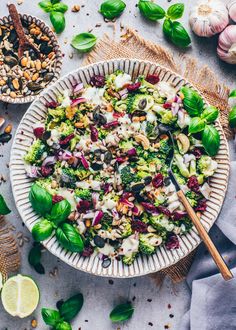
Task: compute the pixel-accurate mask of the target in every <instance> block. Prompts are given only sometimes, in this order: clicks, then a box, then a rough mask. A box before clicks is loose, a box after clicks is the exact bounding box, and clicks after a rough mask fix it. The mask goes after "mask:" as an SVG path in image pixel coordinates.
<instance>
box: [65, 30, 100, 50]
mask: <svg viewBox="0 0 236 330" xmlns="http://www.w3.org/2000/svg"><path fill="white" fill-rule="evenodd" d="M96 42H97V38H96V37H95V35H93V34H92V33H88V32H84V33H80V34H78V35H76V36H74V37H73V39H72V41H71V46H72V47H74V48H75V49H77V50H78V51H80V52H81V53H86V52H89V51H90V50H91V49H92V48H93V47H94V46H95V45H96Z"/></svg>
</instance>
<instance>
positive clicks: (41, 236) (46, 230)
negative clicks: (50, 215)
mask: <svg viewBox="0 0 236 330" xmlns="http://www.w3.org/2000/svg"><path fill="white" fill-rule="evenodd" d="M53 230H54V226H53V224H52V223H51V222H50V221H48V220H47V219H42V220H40V221H39V222H37V223H36V224H35V225H34V226H33V228H32V236H33V238H34V240H35V241H36V242H41V241H44V240H46V239H47V238H49V237H50V236H51V235H52V232H53Z"/></svg>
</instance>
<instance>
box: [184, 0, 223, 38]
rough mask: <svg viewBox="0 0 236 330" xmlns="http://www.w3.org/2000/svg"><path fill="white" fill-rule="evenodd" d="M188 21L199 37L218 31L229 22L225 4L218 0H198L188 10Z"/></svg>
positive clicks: (209, 35) (211, 34) (208, 35)
mask: <svg viewBox="0 0 236 330" xmlns="http://www.w3.org/2000/svg"><path fill="white" fill-rule="evenodd" d="M189 23H190V26H191V28H192V30H193V32H194V33H195V34H197V35H198V36H200V37H211V36H213V35H214V34H217V33H220V32H221V31H223V30H224V28H225V27H226V26H227V25H228V23H229V15H228V10H227V8H226V5H225V4H224V3H223V2H221V1H219V0H200V1H199V2H198V3H197V4H196V5H195V6H194V7H193V8H192V10H191V11H190V17H189Z"/></svg>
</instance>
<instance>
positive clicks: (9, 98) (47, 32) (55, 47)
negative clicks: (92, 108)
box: [0, 15, 62, 104]
mask: <svg viewBox="0 0 236 330" xmlns="http://www.w3.org/2000/svg"><path fill="white" fill-rule="evenodd" d="M21 18H22V21H23V22H26V24H28V25H30V26H31V25H32V24H34V26H35V29H36V30H37V28H39V29H40V30H41V32H42V33H43V36H44V38H45V41H40V42H42V43H43V44H44V47H47V46H48V43H49V40H50V48H51V49H52V50H51V53H52V54H51V55H52V56H53V60H51V59H49V60H50V62H49V63H48V65H51V63H52V61H53V63H52V69H51V72H50V74H49V75H48V76H47V77H46V79H48V81H47V80H45V78H43V79H44V81H43V88H40V89H38V90H37V91H35V92H34V91H33V90H31V91H30V90H28V92H24V95H22V96H21V95H17V96H16V95H15V92H14V86H13V84H12V81H13V80H14V75H13V77H12V78H11V80H10V82H9V81H7V84H8V85H6V88H7V87H9V86H11V91H13V93H11V95H6V93H4V94H3V93H2V92H1V88H2V87H3V86H1V78H2V77H0V101H3V102H7V103H15V104H23V103H29V102H33V101H34V100H35V99H36V98H37V97H38V95H39V94H40V93H41V92H42V91H43V90H44V89H45V88H46V87H48V86H49V85H51V84H52V83H54V82H55V81H57V80H58V79H59V77H60V73H61V67H62V53H61V50H60V46H59V44H58V41H57V37H56V35H55V34H54V33H53V31H52V30H51V28H50V27H49V26H47V25H46V24H45V23H44V22H43V21H41V20H40V19H39V18H37V17H34V16H31V15H21ZM11 22H12V21H11V18H10V16H8V17H7V16H5V17H3V18H1V19H0V45H1V44H2V46H3V47H4V50H6V49H7V48H8V45H7V42H6V45H5V44H4V42H5V41H4V38H2V39H3V40H1V36H2V35H3V28H2V27H3V26H5V25H9V24H11ZM26 24H25V25H26ZM23 25H24V24H23ZM29 36H31V35H29ZM16 47H17V46H16ZM50 48H48V49H50ZM46 51H47V50H46ZM48 51H49V50H48ZM8 53H10V55H11V49H10V50H9V51H8ZM45 56H46V55H45ZM48 56H49V55H48V54H47V57H48ZM0 57H1V55H0ZM6 57H7V56H2V59H4V60H5V58H6ZM8 57H9V58H10V60H11V59H12V58H11V57H10V56H8ZM2 59H1V58H0V62H1V61H2ZM8 60H9V59H8ZM13 60H14V58H13ZM20 61H21V59H20ZM31 62H32V61H31ZM34 63H35V62H34ZM34 63H32V64H31V66H30V67H24V68H23V71H24V72H23V73H24V74H26V75H27V72H26V73H25V71H28V72H29V73H32V71H33V70H34V69H33V68H32V66H34V65H35V64H34ZM10 64H11V62H10ZM13 65H14V63H13ZM39 65H40V64H39ZM18 68H19V69H20V70H21V69H22V67H21V66H18ZM0 70H1V65H0ZM41 70H43V68H41ZM14 71H15V70H14ZM39 72H40V74H39V80H40V76H41V74H42V75H43V74H44V73H43V72H42V71H39ZM41 72H42V73H41ZM44 72H45V74H46V70H44ZM14 74H15V72H14ZM0 76H3V75H2V73H1V72H0ZM6 77H7V72H6ZM36 77H37V75H36ZM17 78H18V77H17ZM17 78H16V81H14V83H15V84H17V83H18V82H17ZM31 78H32V75H31V76H30V77H28V76H27V79H28V82H29V83H31V84H33V87H32V85H31V88H36V87H37V80H36V83H35V82H34V79H33V81H32V79H31ZM34 78H35V77H34ZM22 79H23V81H26V78H25V77H24V76H23V78H22ZM19 81H20V76H19ZM2 83H3V84H4V81H3V82H2ZM36 89H37V88H36ZM25 90H26V91H27V88H26V89H25Z"/></svg>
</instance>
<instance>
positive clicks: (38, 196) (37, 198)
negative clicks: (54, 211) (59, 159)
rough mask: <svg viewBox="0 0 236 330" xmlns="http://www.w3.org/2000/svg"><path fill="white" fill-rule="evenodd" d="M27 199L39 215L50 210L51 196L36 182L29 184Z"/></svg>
mask: <svg viewBox="0 0 236 330" xmlns="http://www.w3.org/2000/svg"><path fill="white" fill-rule="evenodd" d="M29 200H30V202H31V206H32V208H33V209H34V210H35V211H36V212H37V213H38V214H40V215H45V214H46V213H48V212H50V211H51V208H52V196H51V195H50V194H49V193H48V192H47V191H46V190H45V189H43V188H42V187H40V186H39V185H38V184H37V183H34V184H33V185H32V186H31V189H30V193H29Z"/></svg>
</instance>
